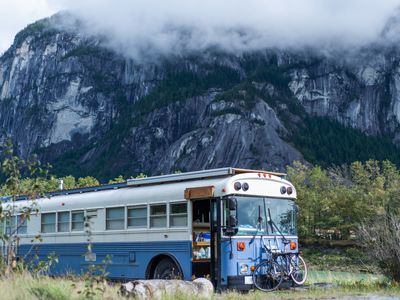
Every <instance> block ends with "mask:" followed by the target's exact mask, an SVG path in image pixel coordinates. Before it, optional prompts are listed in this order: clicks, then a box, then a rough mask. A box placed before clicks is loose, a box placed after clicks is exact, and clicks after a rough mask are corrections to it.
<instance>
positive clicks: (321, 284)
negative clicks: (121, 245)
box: [0, 248, 400, 300]
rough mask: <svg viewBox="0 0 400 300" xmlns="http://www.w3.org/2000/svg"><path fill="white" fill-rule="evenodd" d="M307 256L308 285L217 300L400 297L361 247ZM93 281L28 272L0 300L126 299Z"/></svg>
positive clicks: (11, 280)
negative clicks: (92, 283) (361, 250)
mask: <svg viewBox="0 0 400 300" xmlns="http://www.w3.org/2000/svg"><path fill="white" fill-rule="evenodd" d="M304 257H305V258H306V261H307V262H308V263H309V266H310V271H309V276H308V280H307V282H306V285H305V287H301V288H295V289H290V290H280V291H276V292H274V293H269V294H265V293H263V292H260V291H251V292H249V293H246V294H240V293H235V292H224V293H222V294H216V295H215V296H214V299H216V300H220V299H221V300H225V299H226V300H230V299H232V300H236V299H237V300H250V299H266V298H268V299H324V298H325V299H332V298H336V299H341V298H342V299H352V298H354V297H355V296H369V297H373V298H379V297H381V299H400V285H399V284H395V283H392V282H391V281H390V280H388V279H387V278H385V277H384V276H383V275H380V274H379V273H378V272H377V269H376V267H374V266H373V265H371V263H370V262H368V261H367V260H366V258H365V257H364V256H363V254H362V253H360V251H358V250H355V249H332V248H331V249H315V248H312V249H311V248H310V249H307V248H305V249H304ZM360 271H362V272H360ZM366 271H368V272H366ZM371 272H374V273H371ZM89 283H90V282H88V280H86V281H85V280H82V279H80V278H72V277H71V278H51V277H47V276H40V277H33V276H32V275H30V274H29V273H27V272H26V273H22V274H16V275H13V276H9V277H2V278H0V299H4V300H7V299H11V300H25V299H40V300H67V299H72V300H74V299H76V300H78V299H108V300H114V299H115V300H119V299H126V298H123V297H122V296H121V295H119V293H118V291H119V287H120V285H119V284H112V285H109V284H106V283H103V284H100V285H98V286H97V287H98V288H100V289H103V290H102V291H101V290H98V289H96V287H95V288H94V289H90V288H89V287H88V284H89ZM91 291H95V292H96V293H97V295H91V293H90V292H91ZM343 297H344V298H343ZM346 297H347V298H346ZM391 297H392V298H391ZM172 299H181V300H184V299H196V300H199V299H198V297H195V298H193V297H188V296H186V295H173V296H168V297H165V300H172ZM371 299H372V298H371Z"/></svg>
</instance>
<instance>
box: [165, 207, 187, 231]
mask: <svg viewBox="0 0 400 300" xmlns="http://www.w3.org/2000/svg"><path fill="white" fill-rule="evenodd" d="M170 208H171V210H170V215H169V226H170V227H185V226H187V203H186V202H181V203H171V206H170Z"/></svg>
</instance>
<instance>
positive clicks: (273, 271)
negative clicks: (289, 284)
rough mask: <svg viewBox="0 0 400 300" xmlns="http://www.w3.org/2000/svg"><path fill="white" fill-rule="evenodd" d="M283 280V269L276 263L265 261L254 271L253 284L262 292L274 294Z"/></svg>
mask: <svg viewBox="0 0 400 300" xmlns="http://www.w3.org/2000/svg"><path fill="white" fill-rule="evenodd" d="M282 280H283V272H282V267H281V266H280V265H279V264H277V263H276V262H275V261H269V260H266V261H263V262H261V263H259V264H258V265H257V266H256V268H255V269H254V272H253V283H254V285H255V286H256V288H258V289H259V290H261V291H264V292H272V291H274V290H276V289H277V288H278V287H279V286H280V284H281V283H282Z"/></svg>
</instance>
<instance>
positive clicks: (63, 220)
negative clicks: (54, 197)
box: [57, 211, 69, 232]
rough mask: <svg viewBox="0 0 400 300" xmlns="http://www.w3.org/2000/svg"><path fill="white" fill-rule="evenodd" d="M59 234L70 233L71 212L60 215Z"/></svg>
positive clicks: (60, 213)
mask: <svg viewBox="0 0 400 300" xmlns="http://www.w3.org/2000/svg"><path fill="white" fill-rule="evenodd" d="M57 231H58V232H68V231H69V211H63V212H59V213H58V224H57Z"/></svg>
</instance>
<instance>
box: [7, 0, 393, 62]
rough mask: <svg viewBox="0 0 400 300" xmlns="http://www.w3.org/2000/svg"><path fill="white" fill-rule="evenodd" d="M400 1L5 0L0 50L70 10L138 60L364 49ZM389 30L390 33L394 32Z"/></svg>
mask: <svg viewBox="0 0 400 300" xmlns="http://www.w3.org/2000/svg"><path fill="white" fill-rule="evenodd" d="M399 6H400V0H246V1H243V0H0V53H1V52H3V51H5V50H6V49H7V48H8V47H9V46H10V45H11V43H12V40H13V37H14V36H15V34H16V33H17V32H18V31H19V30H21V29H23V28H24V27H25V26H26V25H27V24H29V23H32V22H34V21H35V20H37V19H40V18H43V17H47V16H50V15H52V14H53V13H55V12H57V11H59V10H61V9H67V10H69V11H71V12H72V13H73V14H74V15H75V16H77V17H79V18H80V19H82V20H84V21H85V24H86V26H84V27H82V28H81V30H82V32H84V33H86V34H89V35H98V34H101V35H105V36H107V37H108V46H110V47H112V48H114V49H115V50H117V51H120V52H123V53H124V54H127V55H129V56H132V57H133V58H139V57H140V56H142V55H144V54H147V55H153V54H163V55H169V54H185V53H187V52H191V51H197V50H204V49H207V48H210V47H213V48H220V49H222V50H225V51H232V52H241V51H248V50H260V49H265V48H268V47H277V48H293V47H294V48H295V47H308V46H311V47H316V48H320V47H326V48H329V47H347V48H352V47H360V46H363V45H366V44H368V43H372V42H375V41H378V40H379V41H380V39H381V35H382V31H383V30H384V28H385V25H386V24H387V21H388V19H389V18H390V17H392V16H394V15H395V14H396V12H398V7H399ZM397 32H398V31H396V30H391V33H392V34H391V35H390V38H391V39H394V38H396V36H397Z"/></svg>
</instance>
